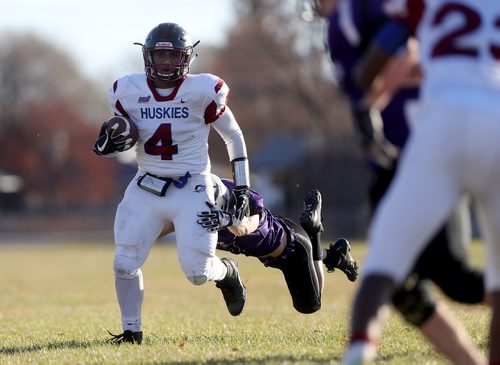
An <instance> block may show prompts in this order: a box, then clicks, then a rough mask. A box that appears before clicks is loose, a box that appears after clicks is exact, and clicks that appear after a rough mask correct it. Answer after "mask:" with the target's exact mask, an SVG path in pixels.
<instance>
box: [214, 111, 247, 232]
mask: <svg viewBox="0 0 500 365" xmlns="http://www.w3.org/2000/svg"><path fill="white" fill-rule="evenodd" d="M213 126H214V128H215V130H216V131H217V132H218V133H219V134H220V136H221V137H222V139H223V140H224V142H225V143H226V147H227V151H228V154H229V160H230V161H231V166H232V170H233V180H234V189H233V192H232V194H233V198H234V199H233V200H234V203H235V209H236V213H235V221H234V226H235V227H237V226H239V225H240V224H241V221H242V219H243V218H244V217H248V216H249V214H250V206H249V196H248V188H249V187H250V172H249V167H248V157H247V149H246V144H245V139H244V137H243V132H242V131H241V128H240V126H239V125H238V123H237V122H236V119H235V117H234V115H233V113H232V112H231V110H230V109H229V108H228V107H226V111H225V112H224V114H222V115H221V116H220V117H219V119H217V121H215V122H214V123H213Z"/></svg>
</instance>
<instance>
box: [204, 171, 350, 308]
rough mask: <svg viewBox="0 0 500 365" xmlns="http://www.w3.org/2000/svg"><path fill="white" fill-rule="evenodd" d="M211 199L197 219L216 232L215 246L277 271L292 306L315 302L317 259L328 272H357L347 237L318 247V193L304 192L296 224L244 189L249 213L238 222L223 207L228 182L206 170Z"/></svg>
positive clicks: (319, 285) (317, 300) (319, 281)
mask: <svg viewBox="0 0 500 365" xmlns="http://www.w3.org/2000/svg"><path fill="white" fill-rule="evenodd" d="M212 181H213V182H214V192H215V203H216V204H212V203H210V202H207V205H208V207H209V208H210V210H209V211H204V212H200V213H199V214H198V216H199V219H198V223H199V224H200V225H201V226H202V227H204V228H206V229H208V230H209V231H218V240H217V242H218V243H217V249H219V250H224V251H229V252H232V253H233V254H244V255H246V256H252V257H257V258H258V259H259V260H260V261H261V262H262V263H263V264H264V265H265V266H269V267H273V268H276V269H279V270H281V271H282V272H283V275H284V277H285V281H286V283H287V285H288V289H289V291H290V295H291V297H292V301H293V306H294V308H295V309H296V310H297V311H298V312H300V313H305V314H306V313H314V312H316V311H317V310H319V309H320V307H321V293H322V290H323V264H324V265H325V266H326V267H327V269H328V270H329V271H334V269H339V270H341V271H343V272H344V273H345V274H346V276H347V278H348V279H349V280H350V281H355V280H356V279H357V277H358V265H357V263H356V261H355V260H354V259H353V258H352V257H351V255H350V253H349V251H350V245H349V242H348V241H347V240H345V239H343V238H342V239H339V240H337V241H336V242H335V243H332V244H330V247H329V248H328V249H323V248H322V247H321V232H322V231H323V225H322V223H321V194H320V192H319V191H318V190H311V191H309V192H308V193H307V194H306V195H305V197H304V210H303V212H302V215H301V217H300V225H299V224H297V223H295V222H294V221H292V220H291V219H289V218H285V217H280V216H276V215H274V214H273V213H271V211H269V210H268V209H266V208H264V199H263V198H262V196H260V195H259V194H258V193H257V192H256V191H254V190H252V189H250V190H249V202H250V215H249V216H248V217H245V218H244V219H243V220H242V222H241V223H240V225H239V226H238V227H235V226H234V225H233V223H232V222H233V221H234V212H230V211H227V210H226V209H228V206H231V205H230V203H229V202H230V200H231V199H232V191H233V188H234V183H233V181H231V180H227V179H220V178H219V177H218V176H216V175H214V174H212Z"/></svg>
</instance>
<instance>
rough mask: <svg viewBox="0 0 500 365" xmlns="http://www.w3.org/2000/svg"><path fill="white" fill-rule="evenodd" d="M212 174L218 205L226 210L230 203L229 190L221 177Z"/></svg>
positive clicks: (215, 198)
mask: <svg viewBox="0 0 500 365" xmlns="http://www.w3.org/2000/svg"><path fill="white" fill-rule="evenodd" d="M211 175H212V183H213V187H214V201H215V204H217V206H218V207H219V208H220V209H222V210H226V209H227V207H228V203H229V198H230V194H229V190H228V189H227V187H226V185H224V183H223V182H222V180H221V179H220V177H218V176H217V175H215V174H211Z"/></svg>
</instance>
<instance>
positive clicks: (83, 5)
mask: <svg viewBox="0 0 500 365" xmlns="http://www.w3.org/2000/svg"><path fill="white" fill-rule="evenodd" d="M166 21H171V22H176V23H179V24H180V25H181V26H183V27H184V28H185V29H186V30H187V31H188V32H189V33H190V34H191V36H192V38H193V40H198V39H200V40H201V41H202V42H203V43H221V42H223V41H224V39H225V30H226V29H227V27H228V26H229V25H230V24H232V21H233V6H232V1H231V0H146V1H137V0H84V1H82V0H2V1H1V3H0V31H1V32H3V31H6V30H10V31H22V32H24V31H26V32H28V31H31V32H34V33H36V34H38V35H39V36H40V37H42V38H44V39H47V40H50V41H52V42H53V43H54V44H55V45H56V46H58V47H59V48H61V47H62V48H65V49H67V50H69V52H70V54H71V57H72V58H73V59H74V60H75V61H76V62H77V64H78V65H79V66H80V67H81V69H82V71H83V72H84V73H86V74H88V75H96V74H100V73H108V74H109V73H113V72H114V70H115V69H116V65H117V63H119V60H120V58H122V59H123V58H128V57H141V56H140V51H139V49H138V48H136V47H137V46H133V45H132V43H133V42H143V41H144V38H145V37H146V35H147V33H148V32H149V31H150V30H151V29H152V28H153V27H154V26H156V25H157V24H159V23H163V22H166ZM0 42H1V40H0ZM116 71H117V72H118V73H120V74H121V73H122V70H121V69H120V70H116Z"/></svg>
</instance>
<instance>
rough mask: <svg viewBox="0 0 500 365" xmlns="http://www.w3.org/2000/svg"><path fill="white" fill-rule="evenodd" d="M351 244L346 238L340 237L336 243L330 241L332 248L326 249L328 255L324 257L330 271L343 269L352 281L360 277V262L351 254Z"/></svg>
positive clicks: (324, 262)
mask: <svg viewBox="0 0 500 365" xmlns="http://www.w3.org/2000/svg"><path fill="white" fill-rule="evenodd" d="M350 251H351V245H350V244H349V242H348V241H347V240H346V239H344V238H341V239H338V240H337V241H335V243H330V248H327V249H326V256H325V258H324V259H323V264H325V266H326V268H327V269H328V272H333V271H335V269H339V270H341V271H342V272H343V273H344V274H346V276H347V278H348V279H349V280H350V281H356V279H357V278H358V275H359V272H358V263H357V262H356V260H354V259H353V258H352V256H351V254H350Z"/></svg>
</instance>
